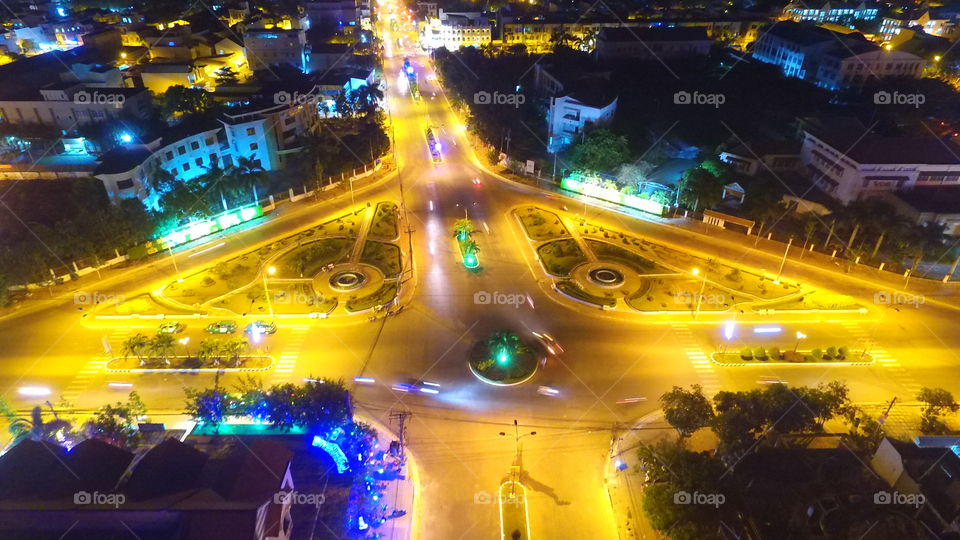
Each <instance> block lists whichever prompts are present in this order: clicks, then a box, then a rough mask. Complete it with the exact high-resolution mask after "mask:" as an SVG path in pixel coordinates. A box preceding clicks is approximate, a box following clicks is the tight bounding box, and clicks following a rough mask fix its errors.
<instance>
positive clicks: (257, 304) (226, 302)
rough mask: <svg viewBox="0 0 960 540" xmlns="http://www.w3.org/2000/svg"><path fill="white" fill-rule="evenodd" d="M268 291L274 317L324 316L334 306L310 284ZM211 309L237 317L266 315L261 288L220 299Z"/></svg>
mask: <svg viewBox="0 0 960 540" xmlns="http://www.w3.org/2000/svg"><path fill="white" fill-rule="evenodd" d="M268 287H269V289H270V294H271V304H272V307H273V312H274V313H280V314H301V315H302V314H306V313H313V312H321V313H328V312H330V311H332V310H333V308H334V307H336V305H337V300H336V299H335V298H327V297H321V296H320V295H318V294H317V293H316V292H314V290H313V286H312V285H311V284H310V283H269V285H268ZM213 307H216V308H222V309H227V310H230V311H232V312H233V313H236V314H238V315H243V314H251V313H252V314H264V315H268V314H269V313H270V306H268V305H267V301H266V297H265V296H264V294H263V285H262V284H260V285H254V286H252V287H249V288H247V289H246V290H243V291H238V292H235V293H233V294H231V295H229V296H226V297H224V298H221V299H220V300H217V301H216V302H215V303H214V304H213Z"/></svg>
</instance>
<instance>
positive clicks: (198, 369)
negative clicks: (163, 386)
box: [106, 355, 274, 373]
mask: <svg viewBox="0 0 960 540" xmlns="http://www.w3.org/2000/svg"><path fill="white" fill-rule="evenodd" d="M273 363H274V359H273V357H272V356H268V355H263V356H245V355H241V356H238V357H236V358H233V359H216V360H214V359H202V360H201V359H198V358H197V356H196V355H193V356H169V357H166V358H142V359H141V358H114V359H112V360H110V361H109V362H107V367H106V370H107V372H108V373H109V372H115V373H156V372H163V371H170V372H178V373H184V372H186V373H203V372H216V371H224V372H228V373H229V372H247V371H264V370H267V369H270V368H271V367H273Z"/></svg>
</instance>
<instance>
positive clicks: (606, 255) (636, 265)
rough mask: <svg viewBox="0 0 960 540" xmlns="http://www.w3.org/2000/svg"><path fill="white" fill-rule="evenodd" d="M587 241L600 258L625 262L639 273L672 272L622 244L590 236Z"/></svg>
mask: <svg viewBox="0 0 960 540" xmlns="http://www.w3.org/2000/svg"><path fill="white" fill-rule="evenodd" d="M585 241H586V243H587V246H588V247H589V248H590V249H591V250H593V253H594V255H596V256H597V258H598V259H601V260H604V261H613V262H618V263H620V264H624V265H626V266H629V267H630V268H632V269H634V270H635V271H636V272H637V273H639V274H668V273H670V270H667V269H666V268H662V267H660V266H659V265H657V264H656V263H655V262H653V261H651V260H649V259H647V258H645V257H643V256H641V255H638V254H636V253H634V252H632V251H630V250H627V249H624V248H622V247H620V246H615V245H613V244H610V243H608V242H601V241H600V240H593V239H590V238H587V239H586V240H585Z"/></svg>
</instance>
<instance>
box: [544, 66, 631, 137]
mask: <svg viewBox="0 0 960 540" xmlns="http://www.w3.org/2000/svg"><path fill="white" fill-rule="evenodd" d="M551 69H553V68H551ZM554 71H555V73H551V72H550V71H548V69H547V68H546V67H544V66H541V65H540V64H536V65H535V66H534V86H535V87H536V89H537V90H538V91H540V92H541V93H543V94H544V95H546V96H547V98H548V100H549V107H548V109H547V136H548V142H547V147H548V149H549V151H550V152H557V151H559V150H561V149H563V148H564V147H566V146H568V145H570V144H571V143H573V142H574V141H576V140H578V139H580V138H582V137H583V136H584V134H585V133H586V131H587V130H589V128H591V127H595V126H601V125H605V124H609V123H610V122H611V121H613V115H614V113H615V112H616V110H617V96H616V94H615V93H614V92H613V90H612V89H611V88H610V81H609V80H608V79H607V74H606V73H563V74H561V71H559V70H554Z"/></svg>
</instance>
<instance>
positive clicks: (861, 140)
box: [814, 130, 960, 165]
mask: <svg viewBox="0 0 960 540" xmlns="http://www.w3.org/2000/svg"><path fill="white" fill-rule="evenodd" d="M814 136H816V137H817V138H818V139H820V140H822V141H824V142H825V143H827V144H829V145H830V146H832V147H833V148H834V149H836V150H838V151H840V152H842V153H844V154H845V155H846V156H847V157H848V158H850V159H852V160H853V161H856V162H857V163H860V164H897V163H905V164H926V165H960V146H957V145H956V144H955V143H953V142H952V141H950V140H944V139H941V138H938V137H934V136H933V135H930V136H927V137H924V136H920V135H916V136H909V135H901V136H893V137H888V136H883V135H877V134H874V133H868V134H866V135H864V134H863V131H861V132H860V133H857V132H856V131H855V130H853V131H851V130H845V131H823V132H819V133H816V134H814Z"/></svg>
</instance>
